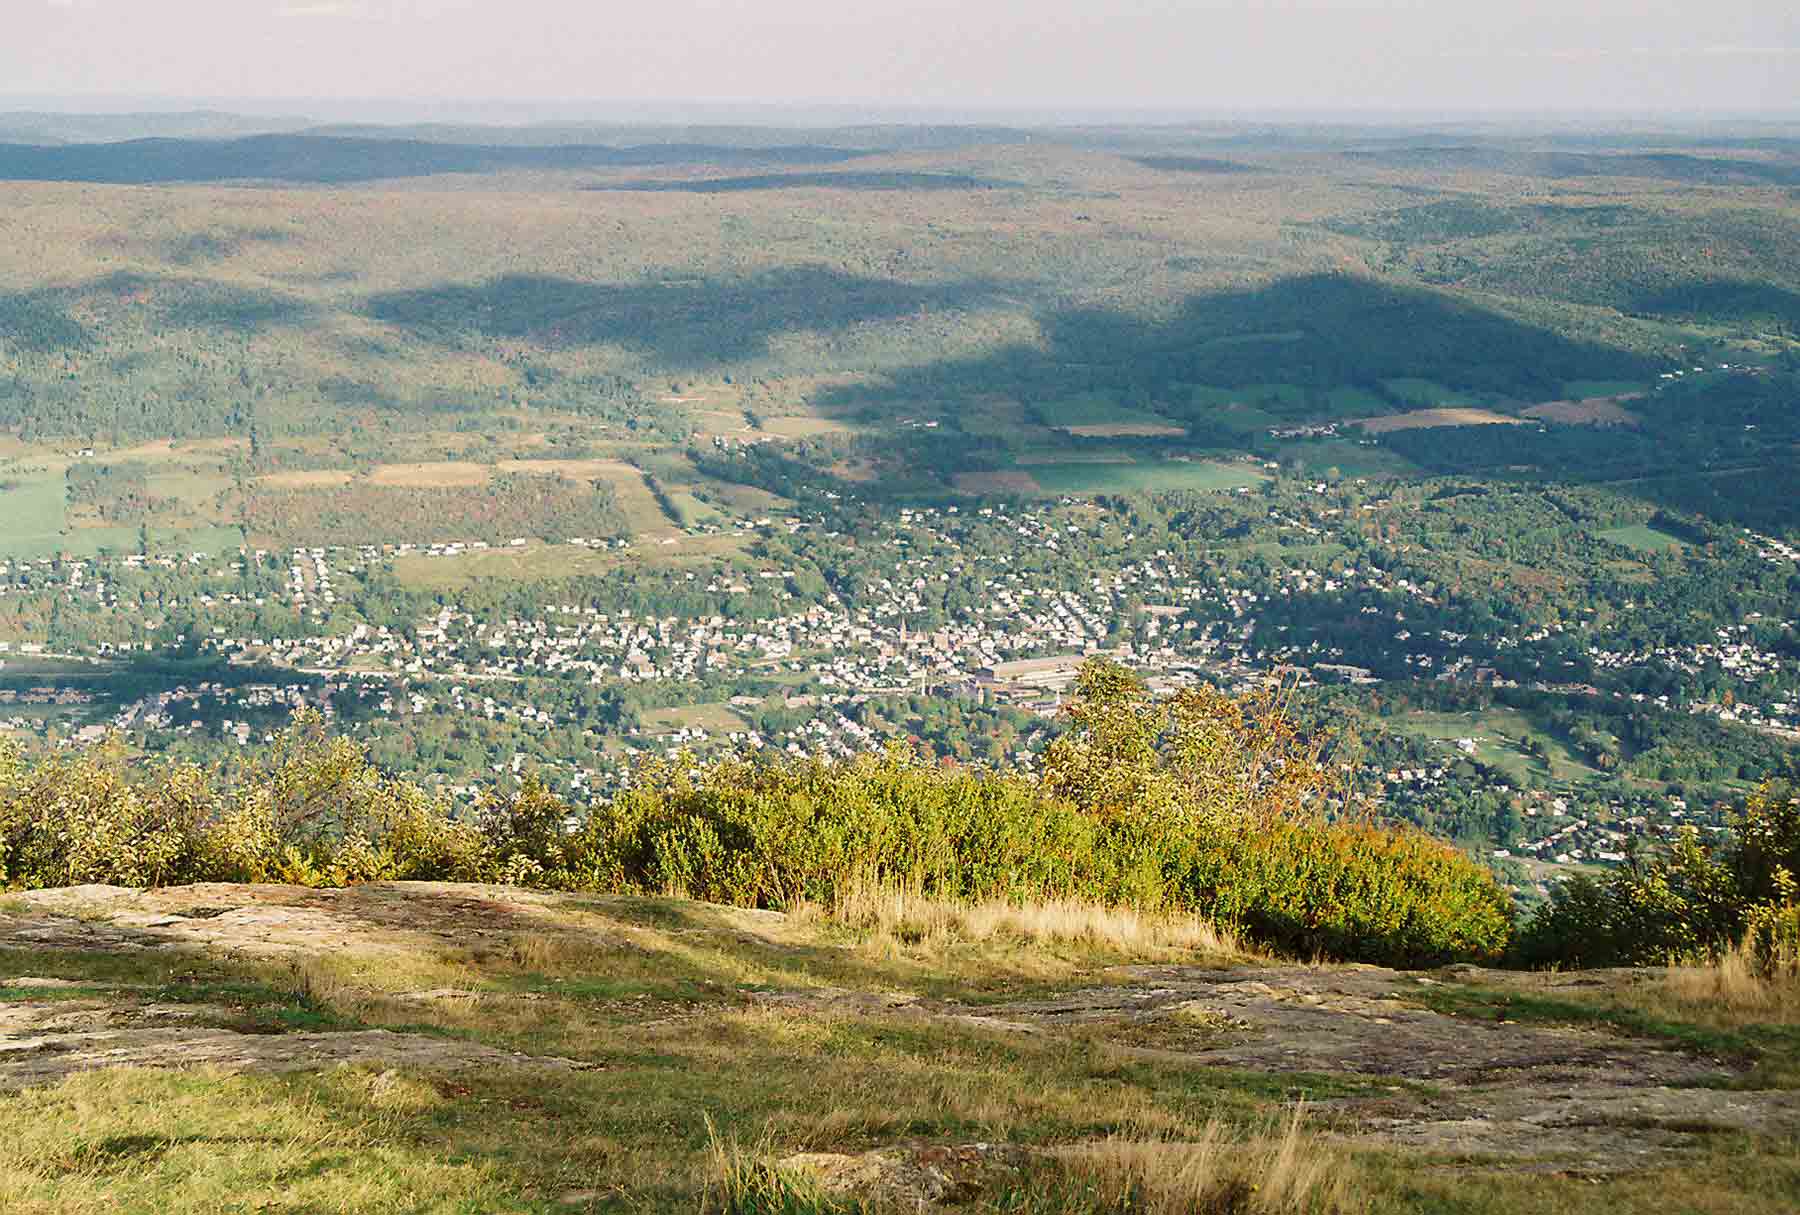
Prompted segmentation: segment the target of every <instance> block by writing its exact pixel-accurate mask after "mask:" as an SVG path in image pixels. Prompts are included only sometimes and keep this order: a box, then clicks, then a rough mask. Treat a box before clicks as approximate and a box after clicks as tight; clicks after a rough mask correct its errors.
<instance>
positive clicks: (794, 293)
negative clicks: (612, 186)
mask: <svg viewBox="0 0 1800 1215" xmlns="http://www.w3.org/2000/svg"><path fill="white" fill-rule="evenodd" d="M993 291H994V287H993V286H992V285H991V284H987V283H983V282H977V281H969V282H962V283H956V284H952V285H949V286H926V287H919V286H913V285H910V284H907V283H899V282H894V281H891V280H888V279H875V278H862V277H858V276H855V275H849V274H843V273H840V272H838V271H836V270H831V269H827V268H825V267H792V268H784V269H780V270H771V271H767V272H765V273H762V274H757V275H752V276H749V277H746V278H741V279H696V280H689V281H680V282H666V281H665V282H646V283H629V284H627V283H585V282H577V281H575V280H572V279H564V278H552V277H546V276H540V275H519V274H514V275H507V276H505V277H503V278H497V279H492V280H490V281H488V282H486V283H482V284H479V285H475V286H464V285H446V286H442V287H432V288H429V289H425V290H419V291H399V292H391V293H388V294H384V295H378V296H375V297H373V298H372V299H371V300H369V301H368V303H367V306H366V310H367V312H368V314H369V315H370V316H372V317H374V318H375V319H377V320H381V321H386V322H388V323H389V324H393V325H397V326H400V327H401V328H403V329H406V330H408V331H409V332H410V333H412V334H413V335H414V336H415V337H418V338H421V339H423V340H425V341H431V342H437V343H440V344H444V345H452V346H453V345H456V344H458V343H459V341H461V340H462V339H464V338H466V337H467V336H469V335H479V336H481V337H484V338H522V339H528V340H530V341H534V342H537V343H540V344H542V345H545V346H584V345H595V344H603V343H604V344H615V345H619V346H625V347H628V348H632V349H637V350H642V351H645V352H648V353H651V354H654V355H655V356H657V357H658V358H660V359H662V360H663V361H664V362H666V363H667V364H669V365H670V366H672V367H674V366H679V367H686V368H693V367H704V366H712V365H716V364H720V363H729V362H734V361H737V360H740V359H745V358H753V357H756V356H759V355H762V354H765V353H767V351H768V348H769V339H770V338H772V337H774V336H775V335H777V334H780V333H786V332H790V331H794V330H817V329H823V330H842V329H847V328H849V327H851V326H853V325H858V324H862V323H865V322H868V321H880V320H892V319H895V318H898V317H903V316H907V315H910V314H913V313H917V312H919V311H921V310H926V309H951V310H954V309H962V308H967V307H970V306H972V305H974V304H976V303H978V302H979V301H980V300H982V299H983V298H985V297H987V296H989V295H991V294H992V293H993Z"/></svg>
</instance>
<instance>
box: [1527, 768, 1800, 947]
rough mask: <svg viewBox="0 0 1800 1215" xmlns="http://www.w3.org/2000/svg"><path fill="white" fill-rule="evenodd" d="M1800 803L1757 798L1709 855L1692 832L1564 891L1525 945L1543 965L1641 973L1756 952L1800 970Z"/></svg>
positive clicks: (1788, 797) (1768, 795) (1774, 789)
mask: <svg viewBox="0 0 1800 1215" xmlns="http://www.w3.org/2000/svg"><path fill="white" fill-rule="evenodd" d="M1796 873H1800V797H1796V796H1794V794H1793V791H1792V790H1787V789H1784V788H1782V787H1780V786H1776V785H1768V786H1764V787H1763V788H1762V789H1761V790H1759V791H1758V792H1757V793H1755V794H1752V795H1751V796H1750V797H1748V798H1747V799H1746V800H1745V802H1744V805H1743V807H1742V808H1741V810H1740V811H1739V812H1738V813H1737V814H1736V815H1735V816H1734V817H1733V820H1732V823H1731V832H1730V836H1729V838H1728V839H1727V841H1726V843H1725V844H1724V845H1723V846H1721V847H1720V848H1717V849H1708V848H1707V847H1706V846H1705V845H1704V844H1702V843H1701V841H1700V836H1699V833H1698V832H1697V831H1695V830H1694V829H1693V828H1692V827H1688V828H1684V829H1683V830H1682V832H1681V834H1680V835H1679V836H1678V837H1677V838H1676V840H1675V843H1674V846H1673V847H1672V848H1671V849H1670V850H1669V853H1668V855H1667V856H1661V857H1655V858H1650V859H1639V860H1636V861H1634V862H1633V863H1632V864H1630V865H1628V866H1626V867H1624V868H1622V869H1618V870H1616V871H1614V872H1613V873H1611V874H1608V875H1607V876H1606V877H1604V878H1595V877H1590V876H1588V875H1585V874H1583V875H1578V876H1576V877H1573V878H1570V879H1569V880H1567V881H1566V882H1564V883H1563V884H1562V886H1561V887H1559V888H1558V889H1557V890H1556V891H1555V892H1554V893H1553V896H1552V898H1551V901H1550V902H1549V903H1548V904H1546V905H1545V906H1543V907H1542V908H1540V909H1539V910H1538V911H1537V913H1536V914H1534V915H1533V917H1532V919H1531V920H1530V922H1529V923H1528V924H1527V925H1526V926H1525V930H1524V932H1523V933H1522V934H1521V935H1520V939H1519V954H1520V957H1521V958H1522V959H1523V960H1524V961H1526V962H1528V963H1531V964H1534V965H1551V964H1560V965H1572V966H1640V965H1646V964H1657V963H1664V962H1668V961H1669V960H1671V959H1673V958H1687V957H1693V956H1696V955H1714V956H1716V955H1719V954H1722V953H1725V952H1728V951H1730V950H1732V949H1733V948H1736V947H1739V946H1740V945H1744V946H1748V948H1749V949H1750V951H1751V952H1752V954H1753V955H1754V956H1755V957H1756V959H1757V960H1758V962H1759V963H1760V964H1761V965H1762V966H1764V967H1765V968H1767V969H1790V970H1792V969H1797V968H1800V899H1797V898H1796V889H1795V885H1796V884H1795V874H1796Z"/></svg>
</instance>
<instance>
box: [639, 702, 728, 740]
mask: <svg viewBox="0 0 1800 1215" xmlns="http://www.w3.org/2000/svg"><path fill="white" fill-rule="evenodd" d="M639 720H640V722H641V723H642V727H643V729H644V730H645V731H647V732H650V733H661V732H664V731H669V730H682V729H687V730H692V729H694V728H696V727H698V728H699V729H702V730H705V731H706V732H707V733H709V734H712V735H714V736H723V735H727V734H731V733H735V732H737V731H741V730H747V729H749V725H748V723H746V722H745V721H744V719H743V718H742V717H741V716H739V715H738V712H737V710H735V709H733V708H732V707H731V706H730V705H728V704H723V703H720V704H704V705H684V706H682V707H680V708H675V709H651V710H648V711H647V712H645V713H643V714H641V715H640V717H639Z"/></svg>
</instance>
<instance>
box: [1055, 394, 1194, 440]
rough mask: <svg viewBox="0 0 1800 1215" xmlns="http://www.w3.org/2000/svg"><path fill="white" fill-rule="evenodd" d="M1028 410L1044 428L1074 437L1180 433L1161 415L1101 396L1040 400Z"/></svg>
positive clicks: (1177, 428) (1176, 427) (1087, 395)
mask: <svg viewBox="0 0 1800 1215" xmlns="http://www.w3.org/2000/svg"><path fill="white" fill-rule="evenodd" d="M1032 410H1033V412H1035V413H1036V414H1037V416H1038V418H1039V420H1040V421H1042V422H1043V424H1044V425H1045V426H1048V427H1050V428H1051V429H1053V430H1067V431H1070V432H1072V433H1074V434H1091V435H1097V436H1099V435H1104V434H1105V433H1113V434H1130V433H1168V434H1180V433H1181V432H1182V430H1183V428H1182V427H1181V426H1179V425H1176V424H1175V423H1172V422H1171V421H1170V420H1169V419H1168V418H1165V417H1163V416H1162V415H1161V414H1154V413H1151V412H1149V411H1148V410H1143V409H1132V408H1129V407H1127V406H1124V405H1121V404H1119V403H1118V402H1117V401H1115V400H1113V399H1112V398H1111V397H1110V396H1108V395H1106V394H1103V393H1088V394H1085V395H1082V396H1077V397H1066V398H1064V399H1062V400H1056V401H1042V402H1039V403H1037V404H1035V405H1034V406H1032Z"/></svg>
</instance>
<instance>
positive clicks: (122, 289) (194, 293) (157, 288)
mask: <svg viewBox="0 0 1800 1215" xmlns="http://www.w3.org/2000/svg"><path fill="white" fill-rule="evenodd" d="M77 291H78V293H79V294H82V295H106V296H111V297H113V298H115V299H119V300H123V301H125V302H128V303H130V304H131V305H133V307H134V308H135V309H139V310H141V311H142V312H143V313H144V314H145V315H147V316H149V317H152V318H154V320H155V321H156V322H157V323H158V324H160V325H164V326H168V327H170V328H174V329H213V330H218V331H220V332H223V333H241V334H249V333H259V332H261V331H262V330H264V329H267V328H270V327H271V326H274V325H293V324H298V323H300V322H301V321H304V320H306V319H308V318H309V317H310V316H312V314H313V308H312V305H310V304H308V303H307V302H306V301H305V300H303V299H300V298H298V297H297V296H292V295H284V294H282V293H281V292H278V291H263V290H257V289H255V288H251V287H239V286H235V285H233V284H230V283H221V282H215V281H213V280H210V279H189V278H173V277H169V278H165V277H160V276H154V275H146V274H113V275H109V276H107V277H106V278H103V279H98V280H96V281H95V282H93V283H90V284H88V285H87V286H85V287H81V288H78V289H77Z"/></svg>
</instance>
